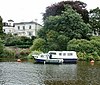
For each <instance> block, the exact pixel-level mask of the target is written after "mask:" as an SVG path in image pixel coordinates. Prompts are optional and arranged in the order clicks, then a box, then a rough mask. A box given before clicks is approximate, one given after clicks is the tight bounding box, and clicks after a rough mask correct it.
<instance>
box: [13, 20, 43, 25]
mask: <svg viewBox="0 0 100 85" xmlns="http://www.w3.org/2000/svg"><path fill="white" fill-rule="evenodd" d="M14 24H15V25H20V24H37V25H40V24H38V23H37V22H33V21H31V22H20V23H14ZM40 26H42V25H40Z"/></svg>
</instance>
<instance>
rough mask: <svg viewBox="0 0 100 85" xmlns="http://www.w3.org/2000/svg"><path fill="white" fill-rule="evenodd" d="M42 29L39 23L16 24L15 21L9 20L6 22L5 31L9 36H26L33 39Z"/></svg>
mask: <svg viewBox="0 0 100 85" xmlns="http://www.w3.org/2000/svg"><path fill="white" fill-rule="evenodd" d="M41 28H42V25H40V24H38V23H37V22H33V21H31V22H20V23H14V21H13V20H8V22H4V26H3V31H4V32H5V33H6V34H8V33H11V34H12V35H18V36H26V37H30V38H31V37H32V36H36V35H37V31H38V30H39V29H41Z"/></svg>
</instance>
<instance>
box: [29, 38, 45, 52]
mask: <svg viewBox="0 0 100 85" xmlns="http://www.w3.org/2000/svg"><path fill="white" fill-rule="evenodd" d="M45 44H46V41H45V40H44V39H42V38H37V39H35V40H34V41H33V45H32V46H31V47H30V49H31V51H34V50H37V51H44V46H45Z"/></svg>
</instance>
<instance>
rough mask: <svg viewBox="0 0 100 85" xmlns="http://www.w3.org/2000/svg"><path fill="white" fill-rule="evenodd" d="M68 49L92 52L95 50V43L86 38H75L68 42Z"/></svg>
mask: <svg viewBox="0 0 100 85" xmlns="http://www.w3.org/2000/svg"><path fill="white" fill-rule="evenodd" d="M67 50H74V51H76V52H83V53H84V52H86V53H92V52H94V51H95V48H94V46H93V44H91V43H90V42H89V41H88V40H85V39H73V40H70V41H69V42H68V46H67Z"/></svg>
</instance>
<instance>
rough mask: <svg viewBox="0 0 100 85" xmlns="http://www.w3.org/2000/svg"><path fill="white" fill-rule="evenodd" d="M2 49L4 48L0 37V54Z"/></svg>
mask: <svg viewBox="0 0 100 85" xmlns="http://www.w3.org/2000/svg"><path fill="white" fill-rule="evenodd" d="M3 49H4V44H3V40H1V38H0V55H1V54H2V53H3Z"/></svg>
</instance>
